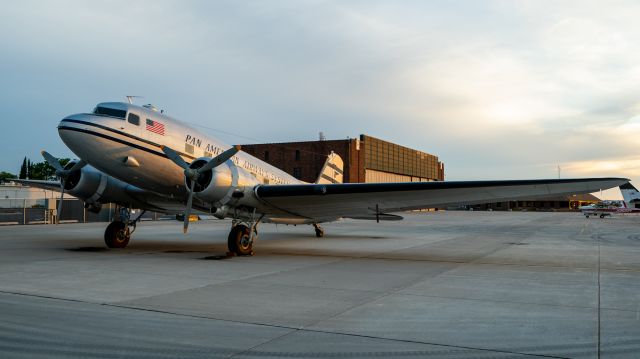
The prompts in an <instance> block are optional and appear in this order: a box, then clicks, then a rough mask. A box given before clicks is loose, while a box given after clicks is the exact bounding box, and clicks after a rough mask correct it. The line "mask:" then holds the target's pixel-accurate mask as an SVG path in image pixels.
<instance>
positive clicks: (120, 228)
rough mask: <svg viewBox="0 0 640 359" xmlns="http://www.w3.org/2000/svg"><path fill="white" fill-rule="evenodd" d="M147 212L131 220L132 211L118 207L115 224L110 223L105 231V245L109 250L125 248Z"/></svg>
mask: <svg viewBox="0 0 640 359" xmlns="http://www.w3.org/2000/svg"><path fill="white" fill-rule="evenodd" d="M145 212H146V211H142V213H140V215H139V216H138V217H137V218H136V219H134V220H133V221H132V220H131V209H130V208H127V207H121V206H118V207H117V208H116V217H115V219H114V220H113V222H111V223H109V225H108V226H107V229H106V230H105V231H104V243H105V244H106V245H107V247H109V248H124V247H126V246H127V244H129V240H131V234H133V232H135V230H136V224H137V223H138V222H139V221H140V219H141V218H142V216H143V215H144V213H145Z"/></svg>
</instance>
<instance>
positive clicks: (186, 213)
mask: <svg viewBox="0 0 640 359" xmlns="http://www.w3.org/2000/svg"><path fill="white" fill-rule="evenodd" d="M195 185H196V181H194V180H192V181H191V187H190V188H189V199H188V200H187V208H185V209H184V225H183V227H182V232H183V233H185V234H186V233H187V230H188V229H189V216H190V215H191V205H192V204H193V188H194V187H195Z"/></svg>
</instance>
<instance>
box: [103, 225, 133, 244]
mask: <svg viewBox="0 0 640 359" xmlns="http://www.w3.org/2000/svg"><path fill="white" fill-rule="evenodd" d="M130 239H131V232H129V227H127V226H126V225H125V224H124V222H121V221H113V222H111V223H110V224H109V225H108V226H107V229H106V230H105V231H104V243H105V244H106V245H107V247H109V248H124V247H126V246H127V244H129V240H130Z"/></svg>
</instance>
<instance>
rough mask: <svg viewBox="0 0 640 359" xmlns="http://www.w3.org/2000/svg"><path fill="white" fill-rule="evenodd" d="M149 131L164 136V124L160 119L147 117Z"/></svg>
mask: <svg viewBox="0 0 640 359" xmlns="http://www.w3.org/2000/svg"><path fill="white" fill-rule="evenodd" d="M147 131H151V132H154V133H157V134H159V135H162V136H164V125H163V124H161V123H160V122H158V121H153V120H150V119H147Z"/></svg>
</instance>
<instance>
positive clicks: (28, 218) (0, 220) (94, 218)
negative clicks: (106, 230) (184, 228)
mask: <svg viewBox="0 0 640 359" xmlns="http://www.w3.org/2000/svg"><path fill="white" fill-rule="evenodd" d="M59 203H60V202H59V199H0V225H10V224H47V223H54V222H55V220H56V218H55V215H56V212H57V210H56V208H58V204H59ZM115 210H116V206H115V205H113V204H111V203H108V204H104V205H102V209H101V210H100V212H98V213H94V212H91V211H88V210H87V209H86V208H84V203H83V202H82V201H81V200H78V199H75V198H70V199H65V200H64V203H63V205H62V213H61V215H60V222H61V223H86V222H110V221H111V220H112V219H113V217H114V214H115ZM139 213H140V212H139V210H136V211H135V212H134V213H132V214H131V216H132V218H137V216H138V215H139ZM171 218H175V217H173V216H167V215H164V214H161V213H156V212H146V213H145V214H144V215H143V217H142V219H143V220H158V219H171Z"/></svg>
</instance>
